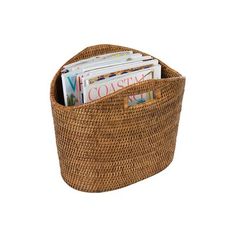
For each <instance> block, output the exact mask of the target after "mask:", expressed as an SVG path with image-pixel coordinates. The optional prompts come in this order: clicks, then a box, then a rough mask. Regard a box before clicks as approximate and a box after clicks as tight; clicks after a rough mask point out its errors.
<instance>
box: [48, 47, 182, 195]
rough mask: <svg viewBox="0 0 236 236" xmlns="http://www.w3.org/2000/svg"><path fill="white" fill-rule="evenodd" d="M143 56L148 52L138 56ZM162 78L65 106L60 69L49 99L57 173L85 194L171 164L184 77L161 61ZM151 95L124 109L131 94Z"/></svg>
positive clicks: (94, 50)
mask: <svg viewBox="0 0 236 236" xmlns="http://www.w3.org/2000/svg"><path fill="white" fill-rule="evenodd" d="M126 50H132V51H133V52H140V51H138V50H135V49H131V48H126V47H122V46H115V45H107V44H102V45H96V46H92V47H88V48H86V49H84V50H83V51H81V52H80V53H78V54H77V55H75V56H74V57H73V58H71V59H70V60H69V61H68V62H66V63H65V64H69V63H72V62H75V61H78V60H81V59H85V58H89V57H92V56H96V55H100V54H106V53H111V52H118V51H126ZM140 53H142V54H144V55H148V54H146V53H143V52H140ZM159 63H160V64H161V66H162V79H159V80H147V81H143V82H140V83H137V84H133V85H130V86H128V87H125V88H123V89H120V90H118V91H116V92H115V93H112V94H109V95H108V96H105V97H103V98H100V99H98V100H96V101H93V102H90V103H86V104H82V105H79V106H70V107H66V106H64V98H63V91H62V82H61V76H60V74H61V73H60V71H61V68H60V69H59V70H58V72H57V73H56V75H55V76H54V78H53V80H52V82H51V90H50V99H51V106H52V115H53V120H54V128H55V134H56V143H57V151H58V156H59V161H60V168H61V175H62V177H63V179H64V180H65V182H66V183H67V184H68V185H70V186H71V187H73V188H75V189H77V190H81V191H86V192H103V191H109V190H114V189H118V188H121V187H124V186H127V185H130V184H133V183H135V182H138V181H140V180H142V179H145V178H147V177H150V176H152V175H154V174H156V173H158V172H160V171H162V170H163V169H165V168H166V167H167V166H168V165H169V164H170V163H171V161H172V160H173V156H174V151H175V144H176V136H177V131H178V124H179V118H180V112H181V104H182V98H183V93H184V85H185V78H184V77H183V76H182V75H181V74H179V73H178V72H176V71H175V70H173V69H171V68H170V67H168V66H167V65H166V64H164V63H163V62H161V61H160V60H159ZM148 91H153V94H154V98H153V99H152V100H150V101H148V102H145V103H141V104H138V105H135V106H128V105H127V98H128V97H129V96H131V95H135V94H142V93H144V92H148Z"/></svg>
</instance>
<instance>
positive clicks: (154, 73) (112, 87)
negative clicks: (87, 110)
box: [83, 65, 160, 105]
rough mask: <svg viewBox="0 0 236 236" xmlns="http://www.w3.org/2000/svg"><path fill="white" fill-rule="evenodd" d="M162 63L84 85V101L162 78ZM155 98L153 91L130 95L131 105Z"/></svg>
mask: <svg viewBox="0 0 236 236" xmlns="http://www.w3.org/2000/svg"><path fill="white" fill-rule="evenodd" d="M159 70H160V65H156V66H153V67H151V68H147V69H143V70H139V71H135V72H131V73H127V74H123V75H118V76H114V77H111V78H108V79H105V80H102V81H97V82H96V83H92V84H90V85H87V86H84V87H83V98H84V103H87V102H91V101H94V100H96V99H99V98H101V97H104V96H106V95H108V94H110V93H113V92H115V91H117V90H119V89H122V88H124V87H127V86H129V85H131V84H135V83H138V82H142V81H145V80H149V79H154V78H155V79H158V78H160V77H159V75H160V72H159ZM152 98H153V94H152V92H148V93H145V94H142V95H140V94H139V95H133V96H130V97H129V105H134V104H137V103H141V102H145V101H147V100H150V99H152Z"/></svg>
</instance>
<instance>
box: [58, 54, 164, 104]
mask: <svg viewBox="0 0 236 236" xmlns="http://www.w3.org/2000/svg"><path fill="white" fill-rule="evenodd" d="M61 78H62V86H63V94H64V101H65V106H76V105H80V104H84V103H88V102H91V101H94V100H97V99H99V98H101V97H104V96H106V95H108V94H111V93H113V92H115V91H117V90H119V89H122V88H124V87H126V86H129V85H132V84H135V83H139V82H141V81H145V80H150V79H160V78H161V65H160V64H159V63H158V60H157V59H154V58H153V57H151V56H144V55H142V54H141V53H133V51H121V52H115V53H109V54H104V55H99V56H95V57H91V58H88V59H84V60H80V61H77V62H74V63H71V64H68V65H65V66H64V67H63V69H62V71H61ZM152 98H153V94H152V92H151V91H150V92H147V93H144V94H139V95H135V96H132V97H131V96H130V97H129V105H134V104H137V103H142V102H145V101H147V100H150V99H152Z"/></svg>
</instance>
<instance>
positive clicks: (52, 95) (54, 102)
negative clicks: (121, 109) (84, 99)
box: [50, 44, 186, 111]
mask: <svg viewBox="0 0 236 236" xmlns="http://www.w3.org/2000/svg"><path fill="white" fill-rule="evenodd" d="M98 46H104V47H105V46H108V47H110V46H114V47H122V48H123V49H124V50H132V51H135V52H140V53H142V54H146V55H149V54H147V53H144V52H141V51H138V50H136V49H133V48H128V47H123V46H119V45H112V44H97V45H93V46H90V47H87V48H85V49H83V50H82V51H80V52H79V53H77V54H76V55H75V56H73V57H72V58H70V59H69V60H68V61H67V62H66V63H64V64H63V65H62V66H61V67H60V68H59V69H58V71H57V72H56V74H55V75H54V77H53V79H52V81H51V85H50V100H51V104H52V105H53V107H54V108H58V109H62V110H65V111H71V110H77V109H83V108H87V107H88V106H90V105H94V104H96V103H99V102H102V101H104V100H106V99H110V98H111V97H113V96H117V95H118V94H120V93H123V92H124V91H127V90H129V89H131V88H132V87H136V86H137V84H131V85H129V86H126V87H124V88H122V89H120V90H117V91H115V92H113V93H111V94H108V95H107V96H104V97H102V98H99V99H97V100H94V101H91V102H89V103H85V104H80V105H77V106H64V105H62V104H60V103H58V102H57V100H56V98H55V86H56V81H57V79H58V78H59V76H60V74H61V69H62V67H63V66H64V65H66V64H69V63H70V62H71V61H72V60H73V59H74V58H76V57H77V56H78V55H79V54H80V53H81V52H83V51H85V50H86V49H89V48H93V47H98ZM154 58H155V59H158V58H156V57H154ZM158 61H159V63H160V64H161V65H162V66H165V67H166V68H167V69H169V70H171V71H173V72H174V73H176V74H177V75H178V76H174V77H168V78H162V79H160V80H156V81H155V82H156V83H160V84H162V83H165V82H166V81H176V80H185V79H186V78H185V77H184V76H182V75H181V74H180V73H179V72H177V71H176V70H174V69H172V68H171V67H169V66H168V65H166V64H165V63H164V62H162V61H161V60H159V59H158ZM152 82H153V81H150V80H147V81H142V82H139V83H138V85H140V86H142V85H143V84H148V83H152Z"/></svg>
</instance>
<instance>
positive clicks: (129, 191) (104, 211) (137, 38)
mask: <svg viewBox="0 0 236 236" xmlns="http://www.w3.org/2000/svg"><path fill="white" fill-rule="evenodd" d="M234 3H235V1H233V0H232V1H230V0H224V1H218V0H214V1H207V0H205V1H200V0H198V1H190V0H186V1H184V0H180V1H170V0H165V1H157V0H155V1H154V0H153V1H151V0H150V1H149V0H145V1H137V0H136V1H128V0H126V1H122V0H120V1H108V0H106V1H105V0H100V1H88V0H86V1H85V0H84V1H79V0H77V1H70V0H67V1H60V0H58V1H49V0H48V1H43V0H41V1H26V0H22V1H11V0H7V1H1V3H0V30H1V31H0V35H1V36H0V40H1V41H0V66H1V76H0V82H1V85H0V86H1V90H0V91H1V92H0V101H1V108H0V119H1V120H0V144H1V147H0V158H1V159H0V218H1V219H0V235H3V236H8V235H14V236H15V235H24V236H27V235H35V236H36V235H40V236H42V235H70V236H73V235H83V236H87V235H91V236H92V235H103V236H106V235H113V236H116V235H117V236H118V235H119V236H121V235H162V236H165V235H170V236H172V235H181V236H185V235H186V236H189V235H191V236H195V235H196V236H199V235H207V236H208V235H214V236H215V235H227V236H229V235H234V236H235V235H236V191H235V188H236V113H235V109H236V106H235V102H236V94H235V88H236V83H235V81H236V76H235V58H236V57H235V55H236V46H235V43H236V27H235V24H236V23H235V22H236V14H235V13H236V7H235V6H234ZM99 43H111V44H117V45H123V46H128V47H133V48H136V49H139V50H141V51H144V52H147V53H149V54H151V55H153V56H156V57H158V58H159V59H161V60H163V61H164V62H166V63H167V64H168V65H170V66H171V67H173V68H174V69H176V70H178V71H179V72H181V73H182V74H183V75H185V76H186V77H187V81H186V88H185V96H184V100H183V110H182V113H181V120H180V126H179V133H178V141H177V147H176V152H175V158H174V161H173V163H172V164H171V165H170V166H169V167H168V168H167V169H166V170H164V171H163V172H161V173H160V174H158V175H156V176H154V177H151V178H149V179H146V180H144V181H141V182H139V183H137V184H134V185H132V186H129V187H126V188H123V189H120V190H116V191H112V192H107V193H100V194H90V193H83V192H79V191H76V190H74V189H72V188H70V187H69V186H67V185H66V184H65V183H64V182H63V180H62V178H61V176H60V170H59V163H58V157H57V151H56V144H55V136H54V130H53V129H54V128H53V121H52V115H51V107H50V101H49V86H50V81H51V79H52V77H53V75H54V73H55V72H56V71H57V69H58V68H59V67H60V66H61V65H62V64H63V63H64V62H65V61H66V60H67V59H69V58H70V57H72V56H73V55H74V54H76V53H77V52H79V51H80V50H82V49H83V48H85V47H87V46H90V45H94V44H99Z"/></svg>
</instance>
